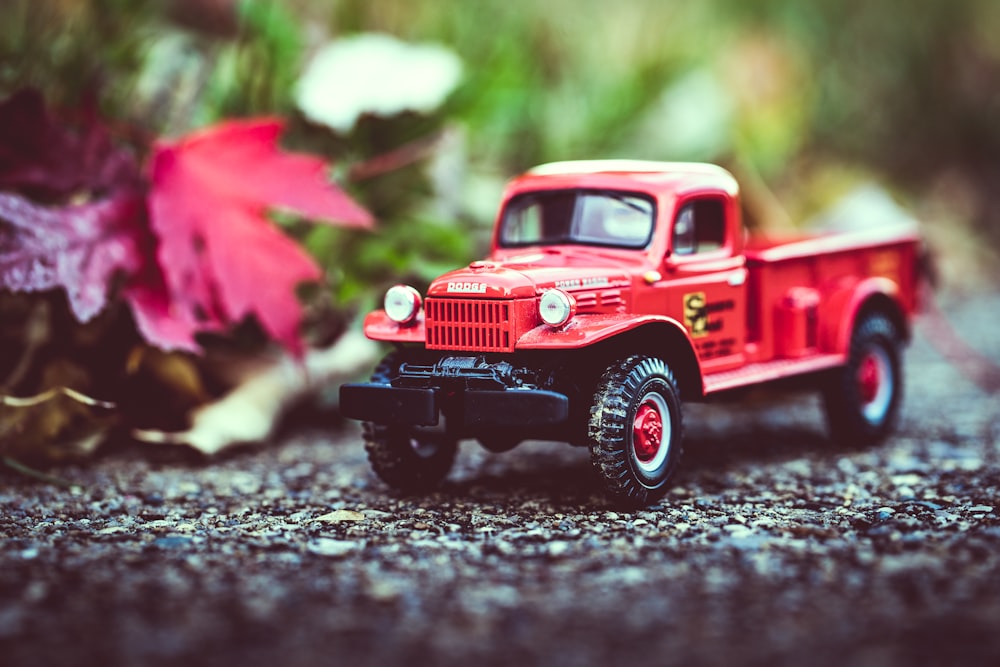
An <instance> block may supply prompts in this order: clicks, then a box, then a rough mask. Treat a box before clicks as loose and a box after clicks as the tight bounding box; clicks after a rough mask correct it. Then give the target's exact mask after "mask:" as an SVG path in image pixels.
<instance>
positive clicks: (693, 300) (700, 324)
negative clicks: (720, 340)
mask: <svg viewBox="0 0 1000 667" xmlns="http://www.w3.org/2000/svg"><path fill="white" fill-rule="evenodd" d="M684 326H686V327H687V328H688V331H690V332H691V337H692V338H698V337H699V336H705V335H707V334H708V310H707V309H706V308H705V293H704V292H692V293H691V294H685V295H684Z"/></svg>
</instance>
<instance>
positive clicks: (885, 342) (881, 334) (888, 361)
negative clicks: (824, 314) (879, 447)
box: [823, 313, 903, 445]
mask: <svg viewBox="0 0 1000 667" xmlns="http://www.w3.org/2000/svg"><path fill="white" fill-rule="evenodd" d="M901 349H902V339H901V337H900V335H899V331H898V330H897V328H896V326H895V325H894V324H893V323H892V321H891V320H890V319H889V318H888V317H886V316H885V315H884V314H882V313H872V314H869V315H865V316H863V317H862V319H861V320H860V321H859V322H858V324H857V326H855V329H854V333H853V334H852V335H851V348H850V351H849V353H848V358H847V364H845V365H844V366H843V367H842V368H839V369H837V370H836V371H834V372H833V373H832V374H831V376H830V378H829V380H828V382H827V384H826V386H825V387H824V391H823V399H824V405H825V407H826V416H827V423H828V425H829V428H830V434H831V436H832V437H833V439H834V440H835V441H837V442H839V443H842V444H846V445H872V444H876V443H878V442H881V441H882V440H884V439H885V438H886V437H887V436H888V435H889V434H890V433H892V432H893V430H895V428H896V422H897V420H898V417H899V407H900V404H901V403H902V398H903V372H902V353H901Z"/></svg>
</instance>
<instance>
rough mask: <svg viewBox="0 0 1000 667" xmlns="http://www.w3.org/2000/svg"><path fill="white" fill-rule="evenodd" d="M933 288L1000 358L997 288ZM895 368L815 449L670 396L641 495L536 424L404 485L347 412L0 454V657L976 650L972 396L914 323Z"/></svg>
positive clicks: (989, 646)
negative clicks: (194, 441)
mask: <svg viewBox="0 0 1000 667" xmlns="http://www.w3.org/2000/svg"><path fill="white" fill-rule="evenodd" d="M949 303H951V305H950V306H949V307H948V308H947V309H946V310H947V311H948V313H949V316H950V317H951V319H952V321H953V323H954V324H955V327H956V329H957V330H959V331H961V332H962V333H963V334H964V335H965V336H966V338H967V340H968V341H969V342H970V343H972V344H973V345H974V346H975V347H976V348H977V349H978V350H979V351H980V352H981V353H983V354H985V355H987V356H988V357H990V358H992V359H994V360H995V361H997V362H1000V331H998V328H997V326H996V325H997V324H998V323H1000V321H998V320H1000V317H998V315H997V313H1000V297H997V296H977V297H974V298H972V297H969V298H963V299H952V300H951V301H950V302H949ZM907 364H908V366H907V373H908V376H907V397H906V405H905V408H904V411H903V417H902V423H901V429H900V433H899V434H898V435H897V436H896V437H894V438H893V439H891V440H890V441H889V442H888V443H886V444H885V445H883V446H880V447H877V448H874V449H868V450H842V449H841V450H835V449H833V448H832V447H831V445H830V444H829V443H828V442H827V441H826V438H825V434H824V428H823V421H822V416H821V412H820V408H819V402H818V400H816V399H815V397H811V396H804V397H802V396H799V397H793V398H791V399H789V398H788V397H784V398H783V399H782V400H780V401H776V400H775V399H774V398H773V397H771V398H761V397H751V398H750V400H749V402H744V403H739V404H733V405H709V406H701V405H696V406H689V408H688V410H687V413H686V419H687V424H688V440H687V456H686V459H685V462H684V465H683V470H682V472H681V473H680V475H679V476H678V478H677V484H676V487H675V488H674V489H673V490H672V491H671V492H670V493H669V494H668V495H667V497H666V498H665V499H664V500H663V501H662V502H660V503H659V504H657V505H655V506H653V507H651V508H648V509H646V510H643V511H638V512H628V513H626V512H622V511H619V510H617V509H615V508H614V507H612V506H611V505H609V504H608V503H607V502H606V501H605V500H604V499H603V496H602V494H601V492H600V486H599V482H598V480H597V478H596V476H595V475H594V474H593V473H592V472H591V469H590V465H589V460H588V456H587V452H586V451H584V450H580V449H573V448H570V447H567V446H565V445H557V444H552V443H528V444H526V445H523V446H522V447H520V448H518V449H516V450H514V451H513V452H509V453H506V454H500V455H494V454H488V453H486V452H484V451H483V450H481V449H480V448H478V447H475V446H474V445H471V444H470V445H467V446H466V447H464V448H463V450H462V453H461V455H460V457H459V463H458V466H457V468H456V470H455V473H454V474H453V475H452V477H451V480H450V481H449V482H448V483H447V484H446V485H445V486H444V488H443V489H442V490H441V491H440V492H439V493H435V494H432V495H428V496H424V497H419V498H401V497H398V496H395V495H393V494H392V493H390V492H389V491H387V489H386V488H385V487H384V486H382V485H381V484H380V483H379V482H377V481H376V480H375V479H374V478H373V477H372V476H371V475H370V473H369V472H368V468H367V464H366V462H365V459H364V454H363V451H362V448H361V445H360V441H359V439H358V429H356V428H355V427H354V426H350V425H349V426H346V427H343V428H342V429H340V430H330V429H327V430H323V431H321V430H318V429H311V430H308V431H306V430H300V431H298V432H295V433H292V434H289V435H287V436H285V437H284V438H282V439H281V440H280V441H279V442H277V443H275V444H274V445H272V446H269V447H267V448H260V449H251V450H244V451H241V452H237V453H234V454H231V455H228V456H226V457H224V458H223V459H221V460H216V461H213V462H210V463H208V464H205V463H203V462H199V461H195V460H191V459H190V458H189V457H183V456H177V455H170V456H164V455H162V451H161V450H156V451H155V452H154V453H153V454H151V453H150V450H146V449H139V448H135V449H129V450H126V451H119V452H115V453H113V454H110V455H107V456H105V457H103V458H101V459H99V460H98V461H96V462H94V463H93V464H91V465H89V466H86V467H74V468H66V469H63V470H60V471H59V474H60V475H61V476H63V477H65V478H67V479H70V480H72V481H73V482H74V483H75V484H77V485H78V487H76V488H72V489H63V488H60V487H56V486H51V485H45V484H39V483H34V482H31V481H28V480H25V479H24V478H21V477H19V476H16V475H14V474H13V473H11V472H9V471H6V472H0V485H2V487H0V507H2V515H0V536H2V537H3V540H2V542H0V663H2V664H3V665H5V666H7V667H14V666H17V665H49V664H51V665H84V664H107V665H160V664H163V665H166V664H171V665H174V664H178V663H183V664H188V665H193V664H209V663H211V664H237V663H238V664H240V665H244V666H247V667H252V666H254V665H274V664H282V665H307V664H308V665H312V664H330V663H332V664H345V665H368V664H372V665H374V664H443V665H446V664H472V663H478V664H486V665H491V664H511V663H517V664H520V665H603V664H620V663H624V662H626V661H628V662H629V663H631V664H634V665H645V664H650V665H653V664H655V665H673V664H676V665H727V666H731V665H757V664H760V665H764V664H768V665H801V664H810V665H844V664H849V665H853V666H862V667H864V666H867V665H904V664H905V665H917V664H942V665H944V664H961V665H996V664H998V663H1000V634H998V628H1000V517H998V515H1000V416H998V412H1000V411H998V401H997V397H996V396H995V395H994V396H989V395H987V394H985V393H983V392H982V391H980V390H979V389H977V388H976V387H975V386H974V385H973V384H972V383H971V382H969V381H968V380H966V379H965V378H964V377H963V376H962V375H961V374H959V373H958V372H957V371H956V370H955V368H954V367H953V366H952V365H950V364H949V363H947V362H946V361H944V359H943V358H942V356H941V355H940V354H938V352H937V351H935V350H934V349H933V348H932V347H931V346H930V345H929V344H928V342H927V340H926V338H925V337H923V336H922V335H918V337H917V339H916V340H915V342H914V344H913V345H912V346H911V347H910V349H909V351H908V355H907ZM154 454H155V455H154Z"/></svg>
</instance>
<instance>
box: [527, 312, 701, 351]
mask: <svg viewBox="0 0 1000 667" xmlns="http://www.w3.org/2000/svg"><path fill="white" fill-rule="evenodd" d="M651 323H659V324H666V325H668V326H671V327H673V328H675V329H677V330H678V331H680V332H682V333H683V334H684V337H685V338H688V334H687V330H686V329H684V327H683V326H682V325H681V324H680V322H678V321H677V320H674V319H672V318H669V317H663V316H660V315H617V314H614V315H610V314H609V315H577V316H576V317H574V318H573V320H572V321H571V322H570V323H569V324H567V325H566V326H564V327H560V328H558V329H555V328H552V327H550V326H548V325H547V324H542V325H540V326H537V327H535V328H534V329H531V330H530V331H527V332H526V333H525V334H524V335H522V336H521V337H520V338H518V340H517V349H518V350H567V349H573V348H578V347H587V346H588V345H593V344H594V343H599V342H601V341H602V340H607V339H609V338H611V337H613V336H617V335H620V334H623V333H625V332H628V331H632V330H634V329H638V328H640V327H642V326H645V325H647V324H651ZM692 347H693V346H692Z"/></svg>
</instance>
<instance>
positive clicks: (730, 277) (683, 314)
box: [664, 195, 747, 372]
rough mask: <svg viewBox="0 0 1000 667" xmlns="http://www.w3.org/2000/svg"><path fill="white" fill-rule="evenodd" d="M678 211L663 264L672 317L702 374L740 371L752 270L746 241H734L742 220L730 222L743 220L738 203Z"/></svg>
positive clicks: (720, 201)
mask: <svg viewBox="0 0 1000 667" xmlns="http://www.w3.org/2000/svg"><path fill="white" fill-rule="evenodd" d="M727 204H728V205H727ZM729 205H731V206H729ZM730 208H732V209H733V210H727V209H730ZM676 211H677V212H676V214H675V217H674V220H673V227H672V230H671V235H670V249H669V252H668V255H667V257H666V258H665V259H664V274H665V278H666V283H667V289H666V292H667V314H668V315H670V316H671V317H673V318H675V319H676V320H677V321H678V322H682V323H683V324H684V326H685V327H687V330H688V332H689V333H690V334H691V340H692V341H693V342H694V345H695V349H696V351H697V353H698V356H699V358H700V361H701V364H702V369H703V371H708V372H712V371H721V370H726V369H729V368H735V367H738V366H740V365H742V364H743V363H744V359H745V355H744V345H745V343H746V292H747V270H746V262H745V259H744V257H743V254H742V243H741V241H742V239H737V238H735V237H736V236H737V235H738V234H740V233H741V232H740V230H739V225H738V218H737V219H736V220H730V219H727V213H728V214H729V215H730V216H738V215H739V214H738V212H737V211H736V210H735V203H733V202H732V200H731V199H729V198H726V197H724V196H721V195H719V196H711V195H702V196H698V197H693V198H688V199H687V200H683V201H681V202H679V205H678V207H677V209H676Z"/></svg>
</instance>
